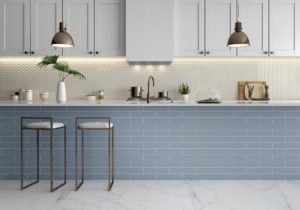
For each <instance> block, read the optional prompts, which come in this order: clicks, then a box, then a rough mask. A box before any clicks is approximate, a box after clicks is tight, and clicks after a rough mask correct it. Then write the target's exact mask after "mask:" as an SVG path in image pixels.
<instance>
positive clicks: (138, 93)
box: [130, 86, 143, 98]
mask: <svg viewBox="0 0 300 210" xmlns="http://www.w3.org/2000/svg"><path fill="white" fill-rule="evenodd" d="M130 91H131V98H142V97H143V93H142V92H143V89H142V87H141V86H135V87H131V89H130Z"/></svg>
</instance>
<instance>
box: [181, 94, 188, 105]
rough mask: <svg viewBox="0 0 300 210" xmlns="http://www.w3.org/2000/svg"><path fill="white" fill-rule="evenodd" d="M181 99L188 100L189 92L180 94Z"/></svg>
mask: <svg viewBox="0 0 300 210" xmlns="http://www.w3.org/2000/svg"><path fill="white" fill-rule="evenodd" d="M182 99H183V101H184V102H185V103H187V102H188V101H189V94H182Z"/></svg>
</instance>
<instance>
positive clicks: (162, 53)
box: [126, 0, 174, 62]
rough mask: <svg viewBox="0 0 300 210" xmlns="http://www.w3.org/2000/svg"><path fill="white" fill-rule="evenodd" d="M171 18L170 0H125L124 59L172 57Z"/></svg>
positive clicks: (172, 31) (161, 59) (133, 60)
mask: <svg viewBox="0 0 300 210" xmlns="http://www.w3.org/2000/svg"><path fill="white" fill-rule="evenodd" d="M173 20H174V2H173V0H127V1H126V59H127V61H129V62H143V61H146V62H170V61H172V60H173V54H174V50H173V45H174V40H173V34H174V21H173Z"/></svg>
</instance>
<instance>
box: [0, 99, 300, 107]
mask: <svg viewBox="0 0 300 210" xmlns="http://www.w3.org/2000/svg"><path fill="white" fill-rule="evenodd" d="M0 106H83V107H88V106H99V107H101V106H300V100H289V101H268V102H262V101H222V102H221V103H220V104H198V103H196V102H188V103H184V102H182V101H174V102H173V103H150V104H147V103H134V102H125V101H104V102H102V103H100V102H90V101H67V102H66V103H57V102H56V101H46V102H42V101H34V102H26V101H1V100H0Z"/></svg>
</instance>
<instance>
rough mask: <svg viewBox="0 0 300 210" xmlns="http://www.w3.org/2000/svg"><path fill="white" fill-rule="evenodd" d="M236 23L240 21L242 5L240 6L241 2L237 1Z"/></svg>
mask: <svg viewBox="0 0 300 210" xmlns="http://www.w3.org/2000/svg"><path fill="white" fill-rule="evenodd" d="M236 6H237V8H236V22H239V21H240V5H239V0H236Z"/></svg>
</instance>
